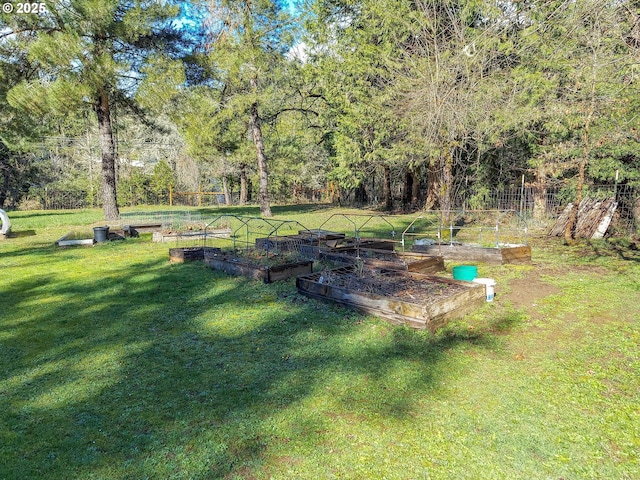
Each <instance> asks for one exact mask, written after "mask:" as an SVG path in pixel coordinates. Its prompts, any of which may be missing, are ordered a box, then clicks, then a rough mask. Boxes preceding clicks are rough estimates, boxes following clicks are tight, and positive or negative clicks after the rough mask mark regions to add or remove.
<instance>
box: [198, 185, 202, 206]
mask: <svg viewBox="0 0 640 480" xmlns="http://www.w3.org/2000/svg"><path fill="white" fill-rule="evenodd" d="M198 206H199V207H201V206H202V185H199V186H198Z"/></svg>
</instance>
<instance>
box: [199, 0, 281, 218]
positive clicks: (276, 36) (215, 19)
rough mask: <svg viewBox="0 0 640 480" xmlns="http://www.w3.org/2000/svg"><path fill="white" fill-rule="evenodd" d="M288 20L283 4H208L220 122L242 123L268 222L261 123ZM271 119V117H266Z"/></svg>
mask: <svg viewBox="0 0 640 480" xmlns="http://www.w3.org/2000/svg"><path fill="white" fill-rule="evenodd" d="M291 28H292V20H291V18H290V16H289V14H288V12H287V8H286V3H285V2H283V1H279V0H278V1H271V0H213V1H211V2H210V4H209V18H208V38H209V41H208V45H207V47H208V49H207V51H208V54H209V56H208V60H209V62H210V66H211V71H212V75H213V77H214V78H213V80H212V83H213V84H214V85H215V87H217V88H219V90H220V92H221V97H220V101H221V112H225V111H226V112H227V113H221V114H219V118H220V120H221V121H225V122H226V121H228V118H229V116H228V113H230V112H233V113H232V116H235V117H237V118H242V119H245V124H246V127H247V131H248V134H249V136H250V138H251V140H252V141H253V144H254V147H255V153H256V159H257V170H258V203H259V205H260V212H261V214H262V215H263V216H265V217H270V216H271V215H272V213H271V206H270V197H269V168H268V163H269V162H268V159H267V155H266V152H267V149H266V147H265V136H264V128H263V122H264V120H265V118H267V117H269V116H270V115H269V114H268V113H267V112H266V108H267V105H268V104H269V101H270V99H271V98H273V97H274V90H276V89H277V86H278V80H280V79H281V78H282V77H281V76H280V75H279V74H278V70H279V69H281V68H282V64H283V63H284V62H285V61H286V58H285V55H286V53H287V51H288V50H289V47H290V46H291V36H290V30H291ZM272 114H273V112H272Z"/></svg>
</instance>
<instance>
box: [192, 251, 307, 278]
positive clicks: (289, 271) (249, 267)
mask: <svg viewBox="0 0 640 480" xmlns="http://www.w3.org/2000/svg"><path fill="white" fill-rule="evenodd" d="M204 262H205V264H206V265H207V266H209V267H211V268H213V269H215V270H220V271H222V272H225V273H227V274H229V275H242V276H244V277H248V278H252V279H255V280H262V281H263V282H265V283H272V282H276V281H278V280H286V279H288V278H291V277H294V276H296V275H302V274H309V273H311V272H313V262H312V261H309V260H304V261H301V262H296V263H287V264H283V265H274V266H272V267H266V266H259V265H253V264H251V263H248V262H244V261H241V260H238V259H236V258H235V257H232V256H227V255H215V254H211V255H207V254H205V256H204Z"/></svg>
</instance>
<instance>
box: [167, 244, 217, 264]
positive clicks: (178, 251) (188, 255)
mask: <svg viewBox="0 0 640 480" xmlns="http://www.w3.org/2000/svg"><path fill="white" fill-rule="evenodd" d="M205 252H207V253H208V254H209V255H213V254H215V253H221V250H220V249H219V248H215V247H179V248H170V249H169V261H170V262H171V263H184V262H194V261H199V260H204V256H205Z"/></svg>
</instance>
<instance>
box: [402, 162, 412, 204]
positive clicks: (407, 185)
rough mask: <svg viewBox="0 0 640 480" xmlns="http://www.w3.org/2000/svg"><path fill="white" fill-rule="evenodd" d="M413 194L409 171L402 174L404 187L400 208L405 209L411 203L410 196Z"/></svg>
mask: <svg viewBox="0 0 640 480" xmlns="http://www.w3.org/2000/svg"><path fill="white" fill-rule="evenodd" d="M412 192H413V173H412V172H411V170H410V169H408V168H407V170H406V171H405V172H404V186H403V189H402V208H404V209H406V208H407V207H409V204H410V203H411V194H412Z"/></svg>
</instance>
